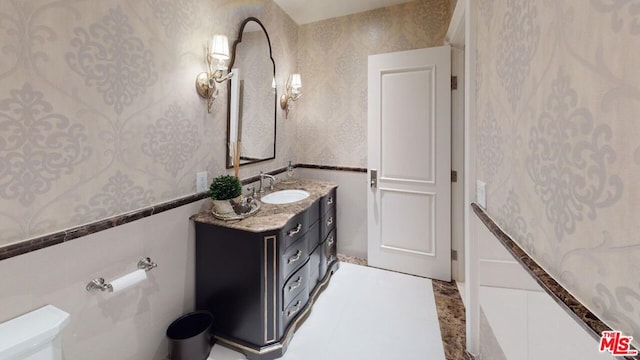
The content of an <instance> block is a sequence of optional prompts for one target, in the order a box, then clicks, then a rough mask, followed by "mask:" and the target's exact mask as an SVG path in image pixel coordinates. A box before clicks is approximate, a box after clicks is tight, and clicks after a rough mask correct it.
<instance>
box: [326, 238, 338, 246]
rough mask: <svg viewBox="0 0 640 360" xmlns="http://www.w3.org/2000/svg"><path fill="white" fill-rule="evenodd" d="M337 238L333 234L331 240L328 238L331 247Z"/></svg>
mask: <svg viewBox="0 0 640 360" xmlns="http://www.w3.org/2000/svg"><path fill="white" fill-rule="evenodd" d="M335 240H336V239H335V238H334V237H333V235H331V237H330V238H329V240H327V246H328V247H331V245H333V243H334V242H335Z"/></svg>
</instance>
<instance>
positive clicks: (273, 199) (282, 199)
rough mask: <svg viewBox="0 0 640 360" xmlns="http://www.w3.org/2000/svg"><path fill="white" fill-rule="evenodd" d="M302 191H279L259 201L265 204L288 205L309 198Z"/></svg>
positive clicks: (307, 194) (306, 193)
mask: <svg viewBox="0 0 640 360" xmlns="http://www.w3.org/2000/svg"><path fill="white" fill-rule="evenodd" d="M309 195H310V194H309V193H308V192H306V191H304V190H280V191H276V192H273V193H271V194H267V195H265V196H263V197H262V198H261V199H260V201H261V202H263V203H265V204H289V203H293V202H296V201H300V200H304V199H306V198H308V197H309Z"/></svg>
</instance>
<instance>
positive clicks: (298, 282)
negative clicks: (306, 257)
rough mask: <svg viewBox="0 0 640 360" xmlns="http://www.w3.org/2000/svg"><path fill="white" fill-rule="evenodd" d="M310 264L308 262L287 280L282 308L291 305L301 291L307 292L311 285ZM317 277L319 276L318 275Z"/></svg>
mask: <svg viewBox="0 0 640 360" xmlns="http://www.w3.org/2000/svg"><path fill="white" fill-rule="evenodd" d="M310 265H311V264H310V262H309V261H307V263H306V264H304V266H303V267H301V268H300V269H298V271H296V272H294V273H293V275H291V277H290V278H289V280H287V282H286V283H285V284H284V286H283V287H282V308H283V309H284V308H285V306H286V305H288V304H289V303H291V300H292V299H293V298H295V297H296V296H298V294H299V293H300V292H301V291H307V284H308V283H309V266H310ZM316 276H317V275H316Z"/></svg>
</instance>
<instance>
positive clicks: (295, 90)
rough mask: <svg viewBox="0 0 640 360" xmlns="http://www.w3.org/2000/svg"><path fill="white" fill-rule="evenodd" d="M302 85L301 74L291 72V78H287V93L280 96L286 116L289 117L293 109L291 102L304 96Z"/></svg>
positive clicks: (281, 105)
mask: <svg viewBox="0 0 640 360" xmlns="http://www.w3.org/2000/svg"><path fill="white" fill-rule="evenodd" d="M301 87H302V79H300V74H291V76H289V80H287V88H286V89H285V93H284V94H282V96H281V97H280V107H281V108H282V110H284V117H285V118H288V117H289V110H291V103H292V102H293V101H297V100H298V99H300V97H301V96H302V93H300V88H301Z"/></svg>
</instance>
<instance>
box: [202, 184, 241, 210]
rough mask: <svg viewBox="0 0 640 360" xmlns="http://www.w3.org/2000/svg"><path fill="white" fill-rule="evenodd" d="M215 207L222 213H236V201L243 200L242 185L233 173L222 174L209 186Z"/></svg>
mask: <svg viewBox="0 0 640 360" xmlns="http://www.w3.org/2000/svg"><path fill="white" fill-rule="evenodd" d="M209 190H210V194H211V199H212V200H213V209H214V211H215V212H216V213H218V214H220V215H227V214H235V211H234V209H233V205H234V203H239V202H241V201H242V185H241V184H240V180H238V178H237V177H235V176H233V175H220V176H218V177H216V178H215V179H213V182H212V183H211V186H210V187H209Z"/></svg>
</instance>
